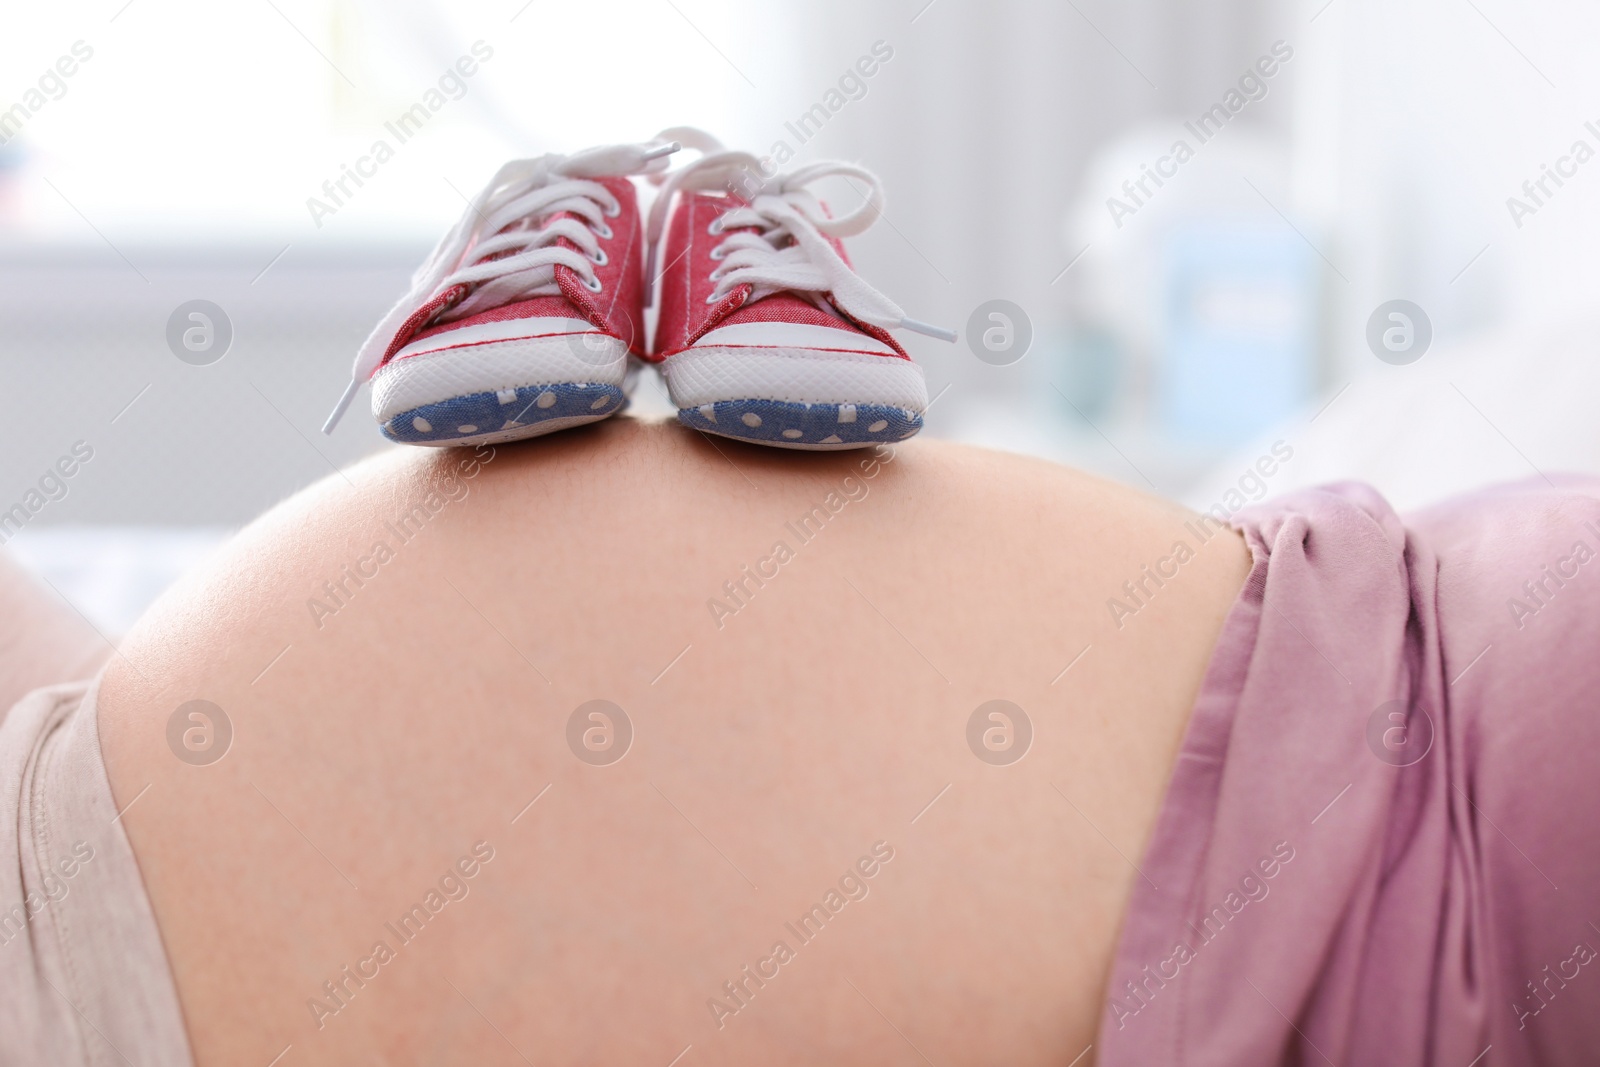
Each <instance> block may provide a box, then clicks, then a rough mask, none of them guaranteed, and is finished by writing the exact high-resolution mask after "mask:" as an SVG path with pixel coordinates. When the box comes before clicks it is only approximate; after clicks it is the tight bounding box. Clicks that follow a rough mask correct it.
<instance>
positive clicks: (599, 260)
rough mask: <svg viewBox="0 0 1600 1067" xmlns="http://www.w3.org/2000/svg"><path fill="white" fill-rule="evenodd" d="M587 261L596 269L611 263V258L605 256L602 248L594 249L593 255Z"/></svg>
mask: <svg viewBox="0 0 1600 1067" xmlns="http://www.w3.org/2000/svg"><path fill="white" fill-rule="evenodd" d="M589 259H590V260H591V261H592V262H593V263H594V265H595V266H597V267H603V266H605V265H606V264H607V263H610V262H611V257H610V256H608V255H606V250H605V249H603V248H596V249H595V250H594V255H592V256H590V257H589Z"/></svg>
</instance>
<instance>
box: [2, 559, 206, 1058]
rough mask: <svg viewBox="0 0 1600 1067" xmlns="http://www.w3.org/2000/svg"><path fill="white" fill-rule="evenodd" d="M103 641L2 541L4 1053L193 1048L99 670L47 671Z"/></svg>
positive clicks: (74, 665)
mask: <svg viewBox="0 0 1600 1067" xmlns="http://www.w3.org/2000/svg"><path fill="white" fill-rule="evenodd" d="M110 654H111V646H110V644H109V643H108V642H107V641H106V639H105V638H103V637H102V636H101V635H99V634H98V633H96V632H95V630H94V628H93V627H92V626H90V625H89V623H88V622H86V621H85V620H84V619H83V618H82V617H81V616H80V615H78V614H77V613H76V612H75V611H73V610H72V608H71V607H70V606H69V605H68V604H66V603H65V602H64V601H63V600H62V599H61V598H60V597H59V596H57V595H56V594H55V593H54V592H52V591H51V590H50V589H49V588H48V587H47V586H45V585H43V584H42V583H40V582H39V581H37V580H36V579H34V578H33V577H31V576H30V575H28V573H27V572H26V571H24V570H22V569H21V568H20V567H18V566H17V565H16V564H14V563H12V562H11V560H10V559H8V558H7V557H6V556H5V555H4V554H0V1067H13V1065H16V1067H23V1065H26V1067H41V1065H44V1064H48V1065H50V1067H79V1065H85V1067H90V1065H92V1067H100V1065H102V1064H104V1065H106V1067H111V1065H117V1067H126V1065H129V1064H132V1065H133V1067H181V1065H185V1064H192V1063H193V1057H192V1056H191V1054H190V1051H189V1040H188V1036H187V1034H186V1033H185V1032H184V1027H183V1016H182V1013H181V1010H180V1008H179V1004H178V994H177V990H176V988H175V987H174V986H173V983H172V974H171V971H170V969H169V967H168V965H167V957H166V951H165V949H164V948H163V947H162V944H161V933H160V931H159V930H158V928H157V927H156V919H155V914H154V913H153V912H152V911H151V910H150V901H149V898H148V897H147V896H146V894H145V889H144V881H143V879H142V878H141V877H140V875H139V867H138V864H137V863H136V862H135V861H134V858H133V850H132V849H131V848H130V847H129V845H128V838H127V835H126V834H125V833H123V830H122V823H121V821H120V818H119V816H118V812H117V809H116V805H115V802H114V801H113V800H112V796H111V783H110V781H109V780H108V779H107V778H106V769H105V763H104V761H103V759H102V758H101V754H100V735H99V728H98V724H97V721H96V718H95V703H94V693H95V689H96V686H95V683H92V682H88V681H78V682H75V683H72V684H67V685H55V684H54V683H59V682H61V681H63V680H65V679H87V678H88V677H89V676H90V675H92V674H94V673H95V672H96V671H97V670H98V669H99V668H100V666H101V664H102V663H104V661H105V660H106V658H107V657H108V656H109V655H110ZM47 685H54V687H53V688H47V689H39V688H37V687H39V686H47ZM30 690H33V691H32V692H30Z"/></svg>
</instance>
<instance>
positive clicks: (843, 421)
mask: <svg viewBox="0 0 1600 1067" xmlns="http://www.w3.org/2000/svg"><path fill="white" fill-rule="evenodd" d="M678 421H679V422H681V423H683V424H684V425H685V426H687V427H689V428H690V429H694V430H700V431H702V432H704V433H714V434H717V435H719V436H721V437H731V438H734V439H735V440H738V441H749V442H752V443H753V444H760V445H773V446H775V447H777V448H799V449H807V450H811V451H819V452H826V451H831V450H834V449H843V448H865V447H867V446H868V445H874V444H878V443H879V442H882V441H904V440H905V439H906V438H908V437H911V436H913V435H915V434H916V432H917V431H918V430H920V429H922V416H921V415H920V414H918V413H917V412H915V411H911V410H908V409H907V408H901V407H892V406H890V405H886V404H797V403H792V402H789V401H785V400H719V401H717V402H716V403H714V404H702V405H700V406H699V407H693V408H679V409H678Z"/></svg>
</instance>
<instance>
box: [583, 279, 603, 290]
mask: <svg viewBox="0 0 1600 1067" xmlns="http://www.w3.org/2000/svg"><path fill="white" fill-rule="evenodd" d="M591 280H592V281H593V282H594V284H593V285H591V284H589V283H590V281H591ZM583 287H584V288H585V289H587V290H589V291H590V292H591V293H598V292H599V291H600V290H602V289H604V288H605V283H604V282H602V281H601V280H600V279H599V278H594V279H585V280H584V283H583Z"/></svg>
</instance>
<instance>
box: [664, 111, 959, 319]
mask: <svg viewBox="0 0 1600 1067" xmlns="http://www.w3.org/2000/svg"><path fill="white" fill-rule="evenodd" d="M657 137H658V138H666V137H671V138H672V139H673V140H674V142H675V143H677V142H681V143H683V144H685V145H688V146H689V147H691V148H697V149H700V150H701V151H702V152H703V153H704V154H703V155H702V156H701V157H700V158H699V159H697V160H695V161H694V162H693V163H690V164H689V165H688V166H685V167H682V168H679V169H678V170H675V171H672V172H670V173H669V174H667V175H666V177H665V179H664V180H661V179H652V180H653V181H654V180H660V181H661V186H662V188H661V193H660V195H659V196H657V197H656V201H655V203H654V204H652V205H651V206H650V224H649V230H648V234H647V237H646V241H647V243H648V247H649V266H648V268H647V273H646V286H647V290H646V297H645V299H646V302H647V303H648V302H649V301H650V299H651V295H650V292H651V290H652V289H653V283H654V282H655V280H656V277H655V273H656V257H657V249H658V248H659V247H660V244H661V236H662V232H663V230H664V228H665V226H666V221H667V213H668V211H669V210H670V209H671V204H672V199H673V194H674V193H676V192H678V191H680V190H681V191H684V192H691V191H698V190H709V189H726V188H729V187H730V186H731V185H732V183H733V182H734V180H735V179H737V178H740V177H743V178H744V180H745V181H746V182H749V181H751V180H754V181H756V182H759V183H760V184H759V188H758V189H756V191H755V195H754V196H753V197H751V198H750V203H749V205H748V206H745V205H744V204H743V203H740V204H738V206H735V207H732V208H730V209H729V210H727V211H725V212H723V213H722V214H721V215H720V216H718V218H717V219H716V220H715V221H714V222H713V223H712V225H711V233H712V235H713V236H715V235H719V234H724V233H726V234H727V236H726V237H724V238H723V240H722V241H721V243H719V244H718V245H717V246H716V247H715V248H714V249H712V252H711V255H712V258H713V259H715V260H717V261H718V262H719V264H720V265H719V266H718V267H717V268H716V270H715V271H713V272H712V275H711V277H712V280H713V281H715V282H716V288H715V289H714V290H713V291H712V293H711V295H710V298H709V299H708V300H707V301H706V302H707V303H710V304H714V303H716V302H717V301H719V300H722V299H723V298H724V297H726V296H727V295H728V293H730V292H732V291H733V290H734V289H736V288H738V287H739V286H741V285H744V284H746V283H748V284H750V285H751V286H753V287H754V288H753V290H752V292H751V294H750V301H749V302H754V301H756V300H760V299H761V298H762V297H765V296H770V295H771V294H773V293H778V292H793V293H796V294H799V295H801V296H804V297H805V298H807V299H808V300H810V301H811V303H813V304H815V305H816V306H817V307H818V308H820V309H822V310H823V311H827V312H829V313H832V310H833V309H831V308H829V307H828V306H827V303H828V301H829V300H831V301H832V303H833V304H834V305H835V306H836V307H837V308H838V310H840V311H843V312H844V313H845V314H847V315H849V316H850V317H852V318H854V319H857V320H859V321H861V322H865V323H869V324H871V325H873V326H878V327H881V328H883V329H886V330H889V329H899V328H903V329H907V330H914V331H916V332H917V333H921V334H926V335H927V336H929V337H936V338H938V339H940V340H941V341H954V340H955V339H956V332H955V331H954V330H947V329H944V328H942V327H939V326H933V325H930V324H928V323H925V322H919V321H917V320H916V319H911V318H907V317H906V314H905V312H904V311H902V310H901V309H900V306H899V305H898V304H896V303H895V302H894V301H892V300H890V299H889V298H888V297H887V296H885V295H883V294H882V293H880V292H879V291H878V290H877V289H874V288H873V287H872V286H870V285H868V284H867V283H866V281H865V280H864V279H862V277H861V276H860V275H859V274H857V273H856V272H855V271H854V270H852V269H851V268H850V265H849V264H848V263H846V262H845V261H844V259H843V258H841V257H840V255H839V253H838V252H836V251H835V250H834V247H833V245H832V244H830V243H829V242H828V240H827V238H829V237H852V236H854V235H856V234H858V233H861V232H862V231H864V230H866V229H867V228H868V227H869V226H871V225H872V224H873V223H874V222H876V221H877V218H878V216H879V215H880V214H882V212H883V186H882V183H880V182H879V181H878V177H877V175H875V174H873V173H872V172H871V171H869V170H867V169H866V168H864V167H859V166H856V165H855V164H853V163H839V162H823V163H812V164H810V165H808V166H804V167H800V168H797V169H796V170H793V171H791V172H789V173H788V174H780V175H777V176H775V177H773V178H769V179H765V180H763V179H762V177H761V161H760V160H759V159H757V157H755V156H754V155H751V154H750V153H748V152H736V151H728V150H726V149H723V147H722V145H721V144H720V143H719V142H718V141H717V140H716V139H715V138H713V137H712V136H711V135H709V134H707V133H704V132H702V131H700V130H696V129H693V128H691V127H678V128H674V129H671V130H664V131H662V132H661V133H660V134H657ZM834 176H838V177H844V178H853V179H856V180H857V181H860V182H862V183H863V184H865V185H866V187H867V196H866V199H865V200H864V202H863V203H862V205H861V206H860V207H858V208H857V209H856V210H854V211H852V212H850V213H849V214H846V215H841V216H838V217H836V218H830V217H828V215H827V213H826V212H825V211H823V209H822V204H821V202H820V201H818V200H817V198H816V197H815V196H813V195H812V194H811V192H810V191H809V190H808V189H807V188H806V186H808V185H810V184H811V183H812V182H815V181H818V180H819V179H822V178H827V177H834ZM730 230H735V231H738V232H735V233H728V231H730Z"/></svg>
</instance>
